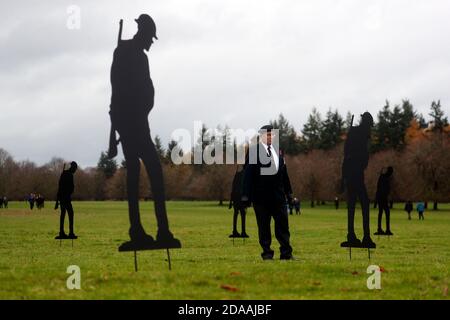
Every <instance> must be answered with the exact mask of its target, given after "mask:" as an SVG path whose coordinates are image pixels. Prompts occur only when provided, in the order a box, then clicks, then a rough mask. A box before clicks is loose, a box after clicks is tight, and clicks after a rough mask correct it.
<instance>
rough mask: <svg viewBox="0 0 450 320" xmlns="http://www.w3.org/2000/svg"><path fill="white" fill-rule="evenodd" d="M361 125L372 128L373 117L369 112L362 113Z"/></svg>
mask: <svg viewBox="0 0 450 320" xmlns="http://www.w3.org/2000/svg"><path fill="white" fill-rule="evenodd" d="M361 123H367V124H368V125H369V126H370V127H373V117H372V115H371V114H370V113H369V112H367V111H366V112H364V113H363V114H362V115H361Z"/></svg>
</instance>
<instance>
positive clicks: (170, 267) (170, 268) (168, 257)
mask: <svg viewBox="0 0 450 320" xmlns="http://www.w3.org/2000/svg"><path fill="white" fill-rule="evenodd" d="M166 250H167V260H168V261H169V270H172V265H171V263H170V253H169V248H167V249H166Z"/></svg>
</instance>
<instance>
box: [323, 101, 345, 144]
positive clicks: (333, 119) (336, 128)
mask: <svg viewBox="0 0 450 320" xmlns="http://www.w3.org/2000/svg"><path fill="white" fill-rule="evenodd" d="M344 125H345V124H344V120H343V119H342V117H341V115H340V114H339V112H338V110H337V109H336V110H335V111H334V112H332V111H331V108H330V109H329V110H328V112H327V114H326V117H325V120H324V121H323V123H322V129H321V137H320V148H321V149H331V148H333V147H335V146H336V145H337V144H338V143H339V142H341V141H342V134H343V133H344Z"/></svg>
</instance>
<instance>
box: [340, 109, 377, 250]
mask: <svg viewBox="0 0 450 320" xmlns="http://www.w3.org/2000/svg"><path fill="white" fill-rule="evenodd" d="M372 126H373V118H372V115H371V114H370V113H369V112H364V113H363V114H362V115H361V121H360V124H359V126H355V127H353V126H351V127H350V130H349V132H348V135H347V139H346V141H345V145H344V161H343V164H342V180H343V186H344V187H345V188H346V189H347V197H348V198H347V199H348V200H347V206H348V234H347V241H345V242H343V243H341V246H342V247H363V248H375V247H376V245H375V243H374V242H373V241H372V239H371V237H370V226H369V224H370V221H369V197H368V195H367V190H366V185H365V183H364V170H365V169H366V167H367V165H368V162H369V150H368V142H369V140H370V132H371V128H372ZM357 198H359V201H360V202H361V208H362V216H363V230H364V237H363V240H362V242H361V240H359V239H358V238H357V236H356V234H355V229H354V220H355V205H356V199H357Z"/></svg>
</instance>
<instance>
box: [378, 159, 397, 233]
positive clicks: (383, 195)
mask: <svg viewBox="0 0 450 320" xmlns="http://www.w3.org/2000/svg"><path fill="white" fill-rule="evenodd" d="M393 172H394V169H393V168H392V167H388V168H387V171H386V172H385V173H381V174H380V177H379V178H378V183H377V194H376V202H377V203H378V229H377V232H375V234H376V235H388V236H392V235H393V233H392V231H391V211H390V209H389V201H388V197H389V193H390V191H391V177H392V173H393ZM383 211H384V212H385V214H386V232H385V231H383V228H382V227H381V220H382V218H383Z"/></svg>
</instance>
